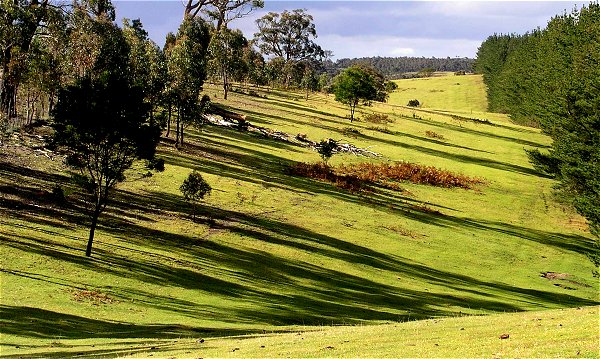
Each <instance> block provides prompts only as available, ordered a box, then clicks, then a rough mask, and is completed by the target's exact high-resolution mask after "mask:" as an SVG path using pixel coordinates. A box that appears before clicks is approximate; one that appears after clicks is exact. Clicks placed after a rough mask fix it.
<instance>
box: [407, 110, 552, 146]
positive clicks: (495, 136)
mask: <svg viewBox="0 0 600 359" xmlns="http://www.w3.org/2000/svg"><path fill="white" fill-rule="evenodd" d="M401 117H402V118H405V119H407V120H409V121H414V122H418V123H421V124H424V125H429V126H433V127H439V128H443V129H447V130H451V131H457V132H462V133H468V134H470V135H474V136H481V137H488V138H493V139H496V140H502V141H508V142H513V143H518V144H520V145H524V146H531V147H537V148H548V147H549V146H547V145H542V144H540V143H537V142H533V141H528V140H524V139H521V138H515V137H510V136H503V135H499V134H495V133H491V132H487V131H479V130H474V129H472V128H467V127H463V126H459V125H455V124H452V123H445V122H439V121H434V120H428V119H423V118H413V117H409V116H401Z"/></svg>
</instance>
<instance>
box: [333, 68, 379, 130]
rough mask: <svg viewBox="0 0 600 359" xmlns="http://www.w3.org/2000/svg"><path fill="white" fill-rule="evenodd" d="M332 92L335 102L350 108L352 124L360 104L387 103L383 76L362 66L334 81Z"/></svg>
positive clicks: (350, 69)
mask: <svg viewBox="0 0 600 359" xmlns="http://www.w3.org/2000/svg"><path fill="white" fill-rule="evenodd" d="M332 92H333V93H334V94H335V100H336V101H339V102H341V103H343V104H345V105H348V106H349V107H350V122H352V121H354V112H355V111H356V106H357V105H358V104H359V103H362V104H364V105H370V103H371V101H385V100H386V97H387V94H386V92H385V81H384V79H383V76H382V75H381V74H378V73H377V72H376V71H374V70H372V69H368V68H364V67H361V66H352V67H350V68H348V69H346V70H344V71H342V72H341V73H340V74H339V75H338V76H336V77H335V78H334V79H333V85H332Z"/></svg>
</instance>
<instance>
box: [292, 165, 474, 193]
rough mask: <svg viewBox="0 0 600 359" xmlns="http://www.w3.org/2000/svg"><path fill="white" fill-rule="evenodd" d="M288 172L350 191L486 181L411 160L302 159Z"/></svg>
mask: <svg viewBox="0 0 600 359" xmlns="http://www.w3.org/2000/svg"><path fill="white" fill-rule="evenodd" d="M288 172H289V174H291V175H294V176H300V177H307V178H313V179H316V180H320V181H325V182H329V183H332V184H334V185H335V186H337V187H340V188H343V189H346V190H349V191H351V192H357V191H363V190H364V191H369V190H371V189H372V188H371V187H373V186H379V187H383V188H387V189H392V190H396V191H404V190H403V189H402V187H401V186H400V184H399V181H409V182H412V183H416V184H425V185H430V186H436V187H445V188H452V187H459V188H464V189H473V188H474V187H475V186H476V185H478V184H482V183H484V181H483V180H482V179H479V178H472V177H468V176H465V175H462V174H456V173H453V172H450V171H447V170H442V169H439V168H436V167H433V166H423V165H419V164H416V163H409V162H396V163H394V164H387V163H381V164H374V163H358V164H353V165H339V166H336V167H332V166H329V165H327V164H325V163H303V162H301V163H297V164H295V165H293V166H291V167H290V168H289V171H288Z"/></svg>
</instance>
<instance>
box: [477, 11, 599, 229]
mask: <svg viewBox="0 0 600 359" xmlns="http://www.w3.org/2000/svg"><path fill="white" fill-rule="evenodd" d="M475 69H476V71H477V72H479V73H482V74H483V79H484V82H485V84H486V85H487V87H488V89H489V91H488V100H489V108H490V110H491V111H496V112H504V113H508V114H510V117H511V119H512V120H513V121H515V122H517V123H521V124H530V125H534V126H539V127H540V128H541V129H542V131H543V132H544V133H546V134H548V135H549V136H550V137H551V138H552V141H553V142H552V146H551V148H550V150H549V151H548V152H543V153H542V152H540V151H538V150H533V151H529V152H528V153H529V157H530V159H531V161H532V163H533V164H534V165H535V166H536V167H537V168H538V169H540V170H541V171H544V172H545V173H547V174H549V175H551V176H553V177H555V178H556V179H557V180H558V181H559V184H560V185H559V187H560V189H561V190H562V191H561V192H562V193H563V194H565V195H566V197H567V198H568V199H570V200H571V201H572V202H573V204H574V206H575V208H576V209H577V211H578V212H579V213H581V214H582V215H583V216H584V217H586V218H587V219H588V222H589V224H590V227H591V231H592V233H594V234H596V235H599V234H600V5H599V4H598V2H593V3H590V4H589V5H587V6H584V7H582V8H581V9H580V10H573V11H572V12H570V13H566V12H565V13H564V14H561V15H557V16H555V17H554V18H552V19H551V20H550V21H549V22H548V25H547V26H546V28H544V29H536V30H533V31H531V32H528V33H526V34H523V35H517V34H505V35H502V34H494V35H492V36H490V37H488V38H487V40H485V41H484V42H483V43H482V44H481V46H480V48H479V50H478V53H477V60H476V65H475Z"/></svg>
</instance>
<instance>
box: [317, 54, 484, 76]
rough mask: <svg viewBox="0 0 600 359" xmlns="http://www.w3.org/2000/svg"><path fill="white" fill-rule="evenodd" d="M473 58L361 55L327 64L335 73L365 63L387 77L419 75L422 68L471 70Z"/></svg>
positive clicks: (329, 70) (441, 70) (331, 71)
mask: <svg viewBox="0 0 600 359" xmlns="http://www.w3.org/2000/svg"><path fill="white" fill-rule="evenodd" d="M473 63H474V60H473V59H470V58H466V57H463V58H450V57H447V58H435V57H434V58H425V57H381V56H377V57H362V58H357V59H339V60H337V61H336V62H335V63H331V64H329V65H328V66H327V69H328V72H330V73H335V72H337V71H340V70H343V69H346V68H348V67H351V66H355V65H363V66H364V65H366V66H369V67H372V68H374V69H376V70H377V72H379V73H381V74H383V75H385V77H386V78H388V79H405V78H414V77H419V76H420V75H418V74H417V73H418V72H419V71H421V70H422V69H424V68H431V69H434V70H435V71H440V72H456V71H466V72H472V71H473Z"/></svg>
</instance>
